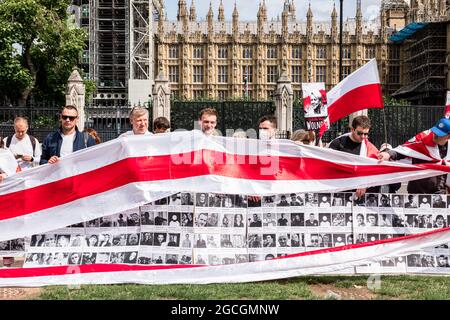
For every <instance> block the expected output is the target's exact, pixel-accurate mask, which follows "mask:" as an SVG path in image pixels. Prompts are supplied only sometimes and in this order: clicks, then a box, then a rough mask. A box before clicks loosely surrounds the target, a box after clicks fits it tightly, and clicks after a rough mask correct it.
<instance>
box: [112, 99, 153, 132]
mask: <svg viewBox="0 0 450 320" xmlns="http://www.w3.org/2000/svg"><path fill="white" fill-rule="evenodd" d="M130 123H131V125H132V126H133V130H130V131H127V132H125V133H122V134H121V135H120V136H119V138H121V137H126V136H133V135H140V134H144V135H152V134H153V133H151V132H150V131H148V110H147V108H145V107H141V106H136V107H134V108H133V109H131V112H130Z"/></svg>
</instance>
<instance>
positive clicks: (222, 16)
mask: <svg viewBox="0 0 450 320" xmlns="http://www.w3.org/2000/svg"><path fill="white" fill-rule="evenodd" d="M218 20H219V21H220V22H224V21H225V10H224V8H223V3H222V0H220V4H219V15H218Z"/></svg>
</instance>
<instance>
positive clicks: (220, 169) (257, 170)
mask: <svg viewBox="0 0 450 320" xmlns="http://www.w3.org/2000/svg"><path fill="white" fill-rule="evenodd" d="M182 159H184V160H185V161H186V162H187V163H180V164H174V161H180V162H181V160H182ZM269 168H273V169H269ZM434 168H435V169H436V170H440V168H439V167H438V168H436V167H434ZM444 168H445V170H449V171H450V168H448V169H447V168H446V167H444ZM269 170H270V171H269ZM417 170H421V169H419V168H415V167H406V168H405V167H394V166H388V165H381V164H379V165H363V166H361V165H350V164H340V163H334V162H331V161H326V160H320V159H313V158H301V157H277V156H271V157H269V156H247V155H245V156H243V155H235V154H227V153H223V152H218V151H211V150H199V151H193V152H188V153H185V154H181V155H162V156H151V157H150V156H149V157H136V158H128V159H124V160H121V161H118V162H116V163H113V164H110V165H107V166H104V167H101V168H98V169H96V170H93V171H90V172H86V173H83V174H79V175H75V176H72V177H67V178H65V179H61V180H58V181H55V182H51V183H48V184H45V185H41V186H37V187H33V188H29V189H26V190H21V191H17V192H13V193H10V194H5V195H2V196H0V220H6V219H10V218H15V217H19V216H23V215H26V214H30V213H33V212H38V211H41V210H45V209H49V208H52V207H56V206H59V205H63V204H66V203H69V202H72V201H75V200H77V199H80V198H84V197H88V196H92V195H96V194H100V193H102V192H106V191H110V190H112V189H115V188H119V187H121V186H124V185H127V184H129V183H134V182H146V181H147V182H151V181H160V180H169V179H171V180H174V179H184V178H192V177H199V176H205V175H219V176H223V177H229V178H237V179H248V180H262V181H275V180H287V181H293V180H323V179H326V180H331V179H347V178H356V177H368V176H373V175H379V174H388V173H397V172H411V171H417Z"/></svg>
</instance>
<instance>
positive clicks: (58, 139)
mask: <svg viewBox="0 0 450 320" xmlns="http://www.w3.org/2000/svg"><path fill="white" fill-rule="evenodd" d="M60 121H61V126H60V127H59V129H58V130H56V131H54V132H52V133H50V134H49V135H48V136H47V137H46V138H45V140H44V142H43V143H42V156H41V161H40V164H46V163H51V164H53V163H56V162H58V161H59V158H61V157H64V156H66V155H68V154H71V153H73V152H75V151H78V150H81V149H85V148H87V147H91V146H93V145H95V140H94V138H92V137H91V136H90V135H89V134H84V133H82V132H80V131H79V130H78V128H77V123H78V110H77V108H76V107H75V106H71V105H68V106H65V107H63V108H62V110H61V116H60Z"/></svg>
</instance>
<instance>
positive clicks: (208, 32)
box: [154, 0, 446, 100]
mask: <svg viewBox="0 0 450 320" xmlns="http://www.w3.org/2000/svg"><path fill="white" fill-rule="evenodd" d="M355 1H356V6H357V11H356V16H355V17H354V18H353V19H347V20H346V21H345V22H344V26H343V29H344V32H343V56H342V59H343V76H344V77H345V76H347V75H348V74H350V73H351V72H353V71H354V70H356V69H357V68H359V67H361V66H362V65H364V64H365V63H366V62H368V61H369V60H370V59H372V58H376V59H377V61H378V64H379V65H378V67H379V72H380V79H381V81H382V83H383V86H384V88H383V90H384V93H387V94H389V93H392V92H395V91H396V90H398V89H399V88H400V87H401V85H402V72H401V58H402V57H401V50H400V46H399V45H394V44H390V43H389V41H388V37H389V35H391V34H392V33H393V32H395V30H400V29H401V28H402V27H403V26H405V24H406V23H408V21H410V20H413V19H422V20H425V19H426V18H427V14H437V15H443V14H445V15H446V13H445V12H444V13H443V12H442V10H440V9H439V8H437V7H436V8H437V10H436V12H435V9H436V8H435V7H434V6H433V7H432V8H433V12H432V13H431V11H429V12H428V11H425V10H424V8H423V3H424V2H427V1H426V0H424V1H413V6H412V7H411V8H410V7H409V6H408V5H407V4H406V3H405V1H403V0H389V1H383V2H382V5H381V8H380V14H379V17H378V18H377V19H375V20H372V21H366V20H364V19H363V15H362V10H361V1H360V0H355ZM428 2H430V3H431V2H433V4H434V3H437V2H438V1H433V0H431V1H428ZM444 2H445V1H444ZM419 5H420V8H419ZM414 6H417V9H416V7H414ZM428 8H431V5H429V6H427V8H426V9H427V10H430V9H428ZM419 9H420V10H419ZM154 30H157V31H156V34H155V46H156V48H155V53H156V57H155V60H156V61H155V71H156V73H158V72H161V71H162V72H163V73H164V74H165V75H168V77H169V81H170V88H171V91H172V94H173V95H174V96H177V97H179V98H181V99H196V98H201V97H207V98H215V99H227V98H239V97H243V96H245V95H248V97H250V98H252V99H255V100H267V99H270V98H271V96H272V94H273V92H274V90H275V88H276V82H277V80H278V78H279V77H280V75H281V74H282V73H286V74H287V75H288V76H289V77H290V79H291V81H292V86H293V90H294V95H295V96H296V97H301V83H302V82H325V83H326V87H327V89H330V88H331V87H333V86H334V85H336V84H337V83H338V82H339V21H338V14H337V10H336V8H335V7H334V8H333V10H332V12H331V15H330V19H329V21H325V22H319V21H315V20H314V14H313V12H312V10H311V7H309V9H308V11H307V12H306V22H302V21H299V20H298V19H297V12H296V8H295V5H294V1H293V0H292V1H291V0H286V1H285V3H284V7H283V10H282V12H281V18H278V19H275V20H268V18H267V9H266V5H265V1H264V0H263V1H262V2H261V3H260V5H259V10H258V12H257V20H256V21H254V22H243V21H240V20H239V11H238V7H237V6H236V4H235V7H234V11H233V14H232V21H225V14H224V7H223V4H222V2H221V3H220V6H219V10H218V14H217V16H215V14H214V12H213V10H212V7H211V5H210V9H209V12H208V14H207V16H206V20H199V19H198V17H197V14H196V8H195V3H194V1H192V2H191V4H190V8H188V7H187V4H186V1H185V0H179V1H178V15H177V20H176V21H167V20H166V19H165V17H164V12H163V13H162V15H161V16H160V19H159V21H158V22H155V27H154Z"/></svg>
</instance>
